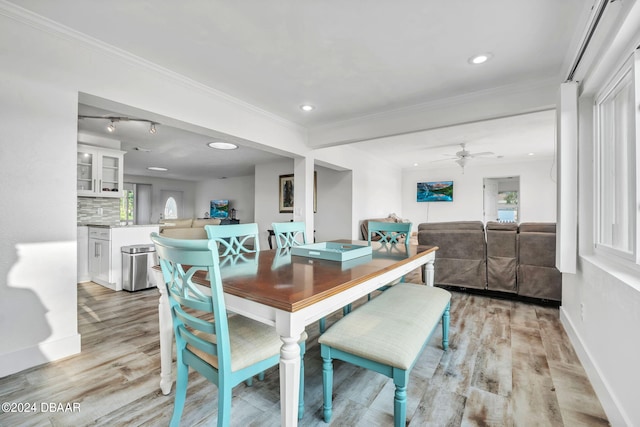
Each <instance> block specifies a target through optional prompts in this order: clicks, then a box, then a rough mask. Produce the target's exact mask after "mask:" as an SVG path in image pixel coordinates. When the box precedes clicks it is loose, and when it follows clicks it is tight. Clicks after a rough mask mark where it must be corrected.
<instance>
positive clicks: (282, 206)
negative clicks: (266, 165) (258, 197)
mask: <svg viewBox="0 0 640 427" xmlns="http://www.w3.org/2000/svg"><path fill="white" fill-rule="evenodd" d="M278 194H279V196H278V206H279V210H280V213H293V174H288V175H280V181H279V192H278ZM317 194H318V173H317V172H315V171H314V172H313V212H318V197H317Z"/></svg>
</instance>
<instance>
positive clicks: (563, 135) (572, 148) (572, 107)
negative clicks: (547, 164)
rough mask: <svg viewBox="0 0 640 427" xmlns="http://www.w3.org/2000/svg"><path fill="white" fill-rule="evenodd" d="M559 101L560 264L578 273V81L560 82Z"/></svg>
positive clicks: (558, 196)
mask: <svg viewBox="0 0 640 427" xmlns="http://www.w3.org/2000/svg"><path fill="white" fill-rule="evenodd" d="M558 104H559V105H558V109H557V110H556V111H557V113H556V114H557V119H556V120H557V122H558V130H557V133H558V135H557V141H558V144H557V145H558V149H557V150H558V153H557V154H558V171H557V177H558V192H557V209H558V220H557V230H556V235H557V239H556V267H557V268H558V270H560V271H561V272H563V273H572V274H575V272H576V262H577V257H578V83H576V82H567V83H562V84H561V85H560V102H559V103H558Z"/></svg>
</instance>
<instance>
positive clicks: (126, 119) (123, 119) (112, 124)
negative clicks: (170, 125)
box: [78, 114, 160, 134]
mask: <svg viewBox="0 0 640 427" xmlns="http://www.w3.org/2000/svg"><path fill="white" fill-rule="evenodd" d="M78 119H100V120H109V122H110V123H109V125H108V126H107V130H108V131H109V132H111V133H113V132H115V131H116V122H144V123H149V133H150V134H155V133H156V132H157V129H156V125H159V124H160V123H158V122H153V121H151V120H147V119H132V118H131V117H124V116H84V115H81V114H79V115H78Z"/></svg>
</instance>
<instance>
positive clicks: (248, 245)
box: [204, 223, 260, 256]
mask: <svg viewBox="0 0 640 427" xmlns="http://www.w3.org/2000/svg"><path fill="white" fill-rule="evenodd" d="M204 229H205V231H206V232H207V236H208V237H209V240H214V241H215V242H217V244H218V246H219V248H220V256H227V255H238V254H241V253H250V252H258V251H259V250H260V239H259V238H258V237H259V236H258V224H256V223H249V224H229V225H205V226H204Z"/></svg>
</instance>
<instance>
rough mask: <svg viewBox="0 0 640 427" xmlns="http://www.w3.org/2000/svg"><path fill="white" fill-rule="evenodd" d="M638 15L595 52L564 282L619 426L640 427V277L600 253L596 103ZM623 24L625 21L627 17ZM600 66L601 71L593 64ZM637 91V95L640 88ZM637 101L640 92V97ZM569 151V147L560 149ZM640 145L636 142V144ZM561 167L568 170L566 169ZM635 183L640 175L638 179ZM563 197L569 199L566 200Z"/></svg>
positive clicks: (567, 319) (580, 336)
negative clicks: (571, 252)
mask: <svg viewBox="0 0 640 427" xmlns="http://www.w3.org/2000/svg"><path fill="white" fill-rule="evenodd" d="M611 6H613V8H612V10H616V9H617V8H621V7H622V8H628V9H627V11H628V10H629V9H631V11H630V12H629V14H628V15H626V17H625V20H624V22H622V24H621V26H620V27H619V28H614V31H613V33H612V34H613V35H614V36H615V37H612V38H611V39H609V43H610V44H606V45H604V46H603V48H602V50H601V51H599V52H590V53H589V55H588V56H589V57H590V58H593V57H595V58H597V61H593V62H587V63H586V64H584V69H586V70H589V72H588V73H587V75H586V76H585V77H584V78H582V79H581V81H580V85H581V91H580V93H581V95H580V100H579V135H578V138H579V140H578V242H579V257H578V262H577V271H576V274H563V281H562V307H561V312H560V314H561V320H562V324H563V326H564V327H565V329H566V330H567V334H568V335H569V338H570V340H571V343H572V344H573V347H574V348H575V349H576V353H577V354H578V356H579V358H580V361H581V362H582V364H583V366H584V367H585V370H586V372H587V374H588V376H589V379H590V380H591V383H592V385H593V387H594V389H595V391H596V394H597V395H598V398H599V399H600V401H601V403H602V405H603V407H604V410H605V412H606V413H607V417H608V418H609V422H610V423H611V425H613V426H637V425H640V405H638V398H637V385H638V384H639V383H640V368H639V367H638V355H639V354H640V339H638V337H639V333H638V330H639V329H640V274H639V273H638V270H637V268H636V269H632V268H629V267H627V268H625V266H623V265H621V264H619V263H618V262H612V261H611V260H609V259H607V257H606V256H605V255H603V254H599V253H594V249H593V242H594V230H595V221H596V220H595V213H594V198H593V194H594V191H593V188H594V175H593V173H594V169H593V168H594V166H593V165H594V156H593V153H594V140H593V137H592V134H593V129H594V127H593V120H592V119H593V105H594V104H593V95H594V91H597V90H598V88H599V87H601V86H602V84H603V83H604V82H605V81H606V80H607V79H609V78H610V76H613V75H614V73H615V71H616V70H617V69H618V68H619V67H620V66H621V65H622V64H623V62H624V61H625V60H626V59H627V58H629V56H630V55H631V54H632V52H633V51H634V50H635V49H636V47H637V46H638V45H639V44H640V32H639V31H638V29H639V28H640V4H639V3H638V2H635V1H630V2H625V3H619V2H616V3H612V4H611V5H610V6H607V7H608V8H611ZM623 17H624V16H623ZM594 62H595V64H594ZM636 89H637V88H636ZM636 93H638V92H637V90H636ZM560 144H562V141H560ZM636 144H637V141H636ZM560 167H562V165H560ZM633 173H634V175H635V174H637V171H635V170H634V171H633ZM559 196H560V197H562V194H560V195H559ZM636 267H637V266H636Z"/></svg>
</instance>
